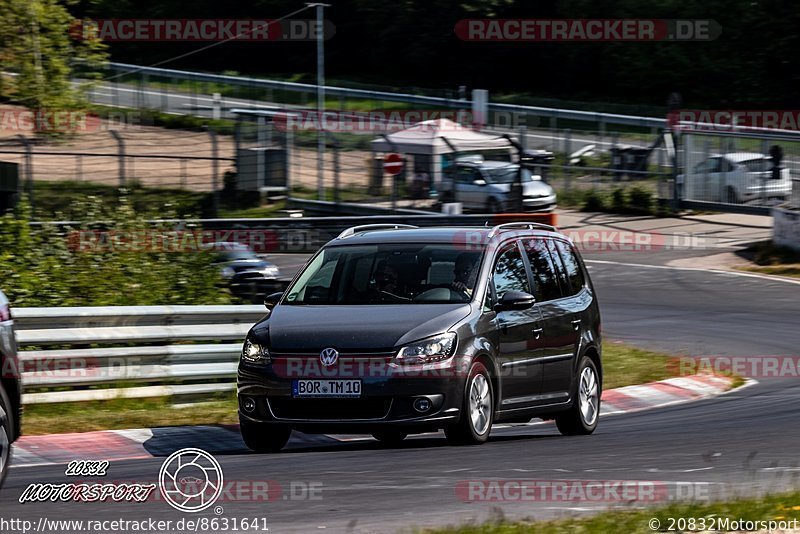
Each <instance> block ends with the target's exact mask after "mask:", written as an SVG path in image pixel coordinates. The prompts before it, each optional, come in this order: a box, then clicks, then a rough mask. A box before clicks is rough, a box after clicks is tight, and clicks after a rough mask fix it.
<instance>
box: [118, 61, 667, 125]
mask: <svg viewBox="0 0 800 534" xmlns="http://www.w3.org/2000/svg"><path fill="white" fill-rule="evenodd" d="M109 68H110V69H111V70H112V71H117V72H121V73H126V72H128V73H131V74H139V75H143V76H158V77H162V78H170V79H173V80H187V81H193V82H206V83H219V84H228V85H235V86H240V87H248V88H258V89H270V90H282V91H291V92H300V93H307V94H316V92H317V86H316V85H314V84H306V83H297V82H285V81H279V80H268V79H262V78H247V77H244V76H226V75H222V74H208V73H203V72H191V71H183V70H176V69H162V68H158V67H147V66H143V65H133V64H129V63H113V62H112V63H109ZM325 94H326V95H328V96H329V97H340V98H361V99H368V100H383V101H386V102H402V103H408V104H417V105H423V106H433V107H442V108H450V109H464V108H469V107H471V106H472V101H471V100H467V99H460V98H458V99H454V98H442V97H435V96H426V95H414V94H409V93H393V92H389V91H376V90H371V89H355V88H349V87H337V86H331V85H326V86H325ZM488 109H489V110H490V111H501V112H509V113H520V114H530V115H538V116H543V117H547V118H550V119H565V120H577V121H586V122H594V123H598V124H605V125H611V124H617V125H624V126H642V127H647V128H664V127H665V126H666V119H665V118H663V117H640V116H635V115H621V114H617V113H600V112H593V111H580V110H574V109H561V108H547V107H538V106H523V105H517V104H500V103H491V102H490V103H489V104H488Z"/></svg>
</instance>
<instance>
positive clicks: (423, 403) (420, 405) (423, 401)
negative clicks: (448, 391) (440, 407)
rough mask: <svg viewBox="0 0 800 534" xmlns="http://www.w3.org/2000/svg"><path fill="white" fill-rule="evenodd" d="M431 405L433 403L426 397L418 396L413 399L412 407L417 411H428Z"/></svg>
mask: <svg viewBox="0 0 800 534" xmlns="http://www.w3.org/2000/svg"><path fill="white" fill-rule="evenodd" d="M431 406H433V403H432V402H431V400H430V399H429V398H427V397H420V398H418V399H415V400H414V409H415V410H416V411H418V412H419V413H425V412H427V411H430V409H431Z"/></svg>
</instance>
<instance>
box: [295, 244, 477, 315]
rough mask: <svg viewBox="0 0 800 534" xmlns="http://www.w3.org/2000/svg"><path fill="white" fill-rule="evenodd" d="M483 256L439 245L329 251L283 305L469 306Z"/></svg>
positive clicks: (302, 277)
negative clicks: (452, 304) (451, 304)
mask: <svg viewBox="0 0 800 534" xmlns="http://www.w3.org/2000/svg"><path fill="white" fill-rule="evenodd" d="M481 256H482V250H480V249H479V247H476V246H472V245H470V247H469V250H465V247H464V246H463V245H460V246H456V245H447V244H445V245H443V244H440V243H436V244H408V243H397V244H394V243H393V244H381V245H351V246H335V247H329V248H327V249H323V250H322V251H321V252H320V253H319V254H318V255H317V256H316V257H315V258H314V259H313V260H312V261H311V263H310V264H309V265H308V266H307V267H306V269H305V271H303V273H302V274H301V275H300V277H299V278H298V279H297V281H296V282H295V283H294V284H293V285H292V287H290V288H289V290H288V291H287V296H286V299H285V300H284V304H289V305H300V304H326V305H331V304H338V305H353V304H445V303H458V302H468V301H470V300H471V299H472V293H473V291H474V289H475V285H476V278H477V272H478V269H479V263H480V259H481Z"/></svg>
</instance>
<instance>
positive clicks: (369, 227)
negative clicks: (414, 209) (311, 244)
mask: <svg viewBox="0 0 800 534" xmlns="http://www.w3.org/2000/svg"><path fill="white" fill-rule="evenodd" d="M408 228H419V226H412V225H410V224H362V225H361V226H351V227H350V228H348V229H347V230H345V231H344V232H342V233H341V234H339V235H338V236H337V237H336V239H344V238H345V237H350V236H351V235H355V234H356V233H358V232H369V231H372V230H400V229H408Z"/></svg>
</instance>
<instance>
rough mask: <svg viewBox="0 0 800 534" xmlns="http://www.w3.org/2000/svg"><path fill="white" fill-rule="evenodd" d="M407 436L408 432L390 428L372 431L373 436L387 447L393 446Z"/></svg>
mask: <svg viewBox="0 0 800 534" xmlns="http://www.w3.org/2000/svg"><path fill="white" fill-rule="evenodd" d="M407 436H408V434H407V433H405V432H402V431H400V430H391V429H389V430H379V431H377V432H373V433H372V437H373V438H375V439H377V440H378V441H380V442H381V445H385V446H387V447H393V446H397V445H399V444H400V443H402V441H403V440H404V439H406V437H407Z"/></svg>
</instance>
